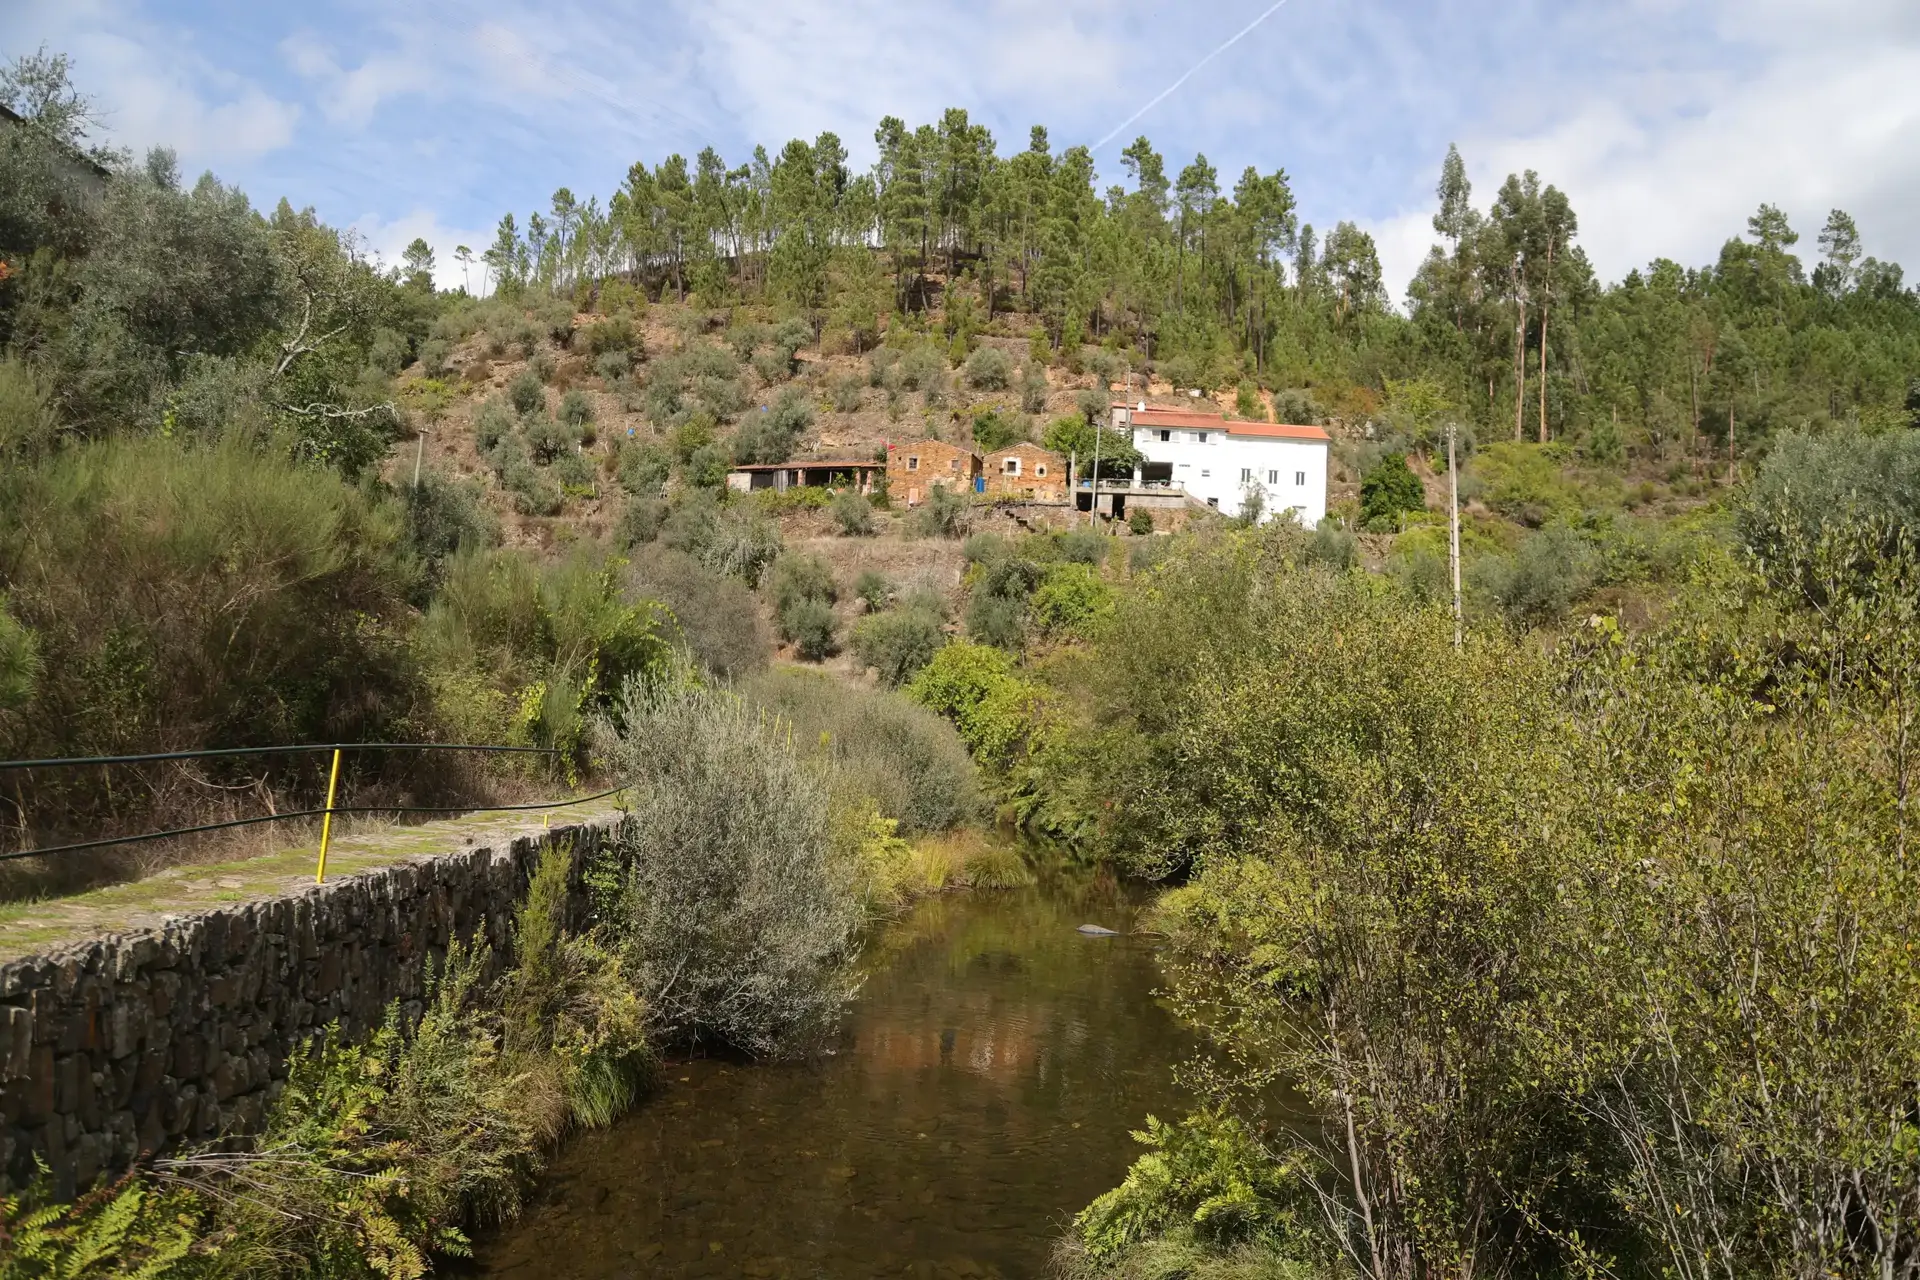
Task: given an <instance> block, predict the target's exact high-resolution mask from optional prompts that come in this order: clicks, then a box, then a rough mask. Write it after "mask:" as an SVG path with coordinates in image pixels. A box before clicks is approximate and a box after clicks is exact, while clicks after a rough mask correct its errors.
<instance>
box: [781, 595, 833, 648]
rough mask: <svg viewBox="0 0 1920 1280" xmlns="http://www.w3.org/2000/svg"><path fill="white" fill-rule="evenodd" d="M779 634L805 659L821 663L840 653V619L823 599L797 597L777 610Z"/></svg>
mask: <svg viewBox="0 0 1920 1280" xmlns="http://www.w3.org/2000/svg"><path fill="white" fill-rule="evenodd" d="M779 617H780V633H781V635H783V636H785V637H786V639H787V640H788V641H789V642H790V643H791V644H792V645H793V651H794V652H795V653H797V654H798V655H799V656H800V657H802V658H804V659H805V660H806V661H808V662H823V661H825V660H826V659H828V658H831V657H832V656H833V655H834V654H836V653H838V652H840V621H839V619H838V618H836V617H835V616H834V612H833V606H832V605H830V604H828V603H827V602H826V601H824V600H799V601H795V602H794V603H793V604H790V605H788V606H787V607H786V608H784V609H782V610H781V611H780V615H779Z"/></svg>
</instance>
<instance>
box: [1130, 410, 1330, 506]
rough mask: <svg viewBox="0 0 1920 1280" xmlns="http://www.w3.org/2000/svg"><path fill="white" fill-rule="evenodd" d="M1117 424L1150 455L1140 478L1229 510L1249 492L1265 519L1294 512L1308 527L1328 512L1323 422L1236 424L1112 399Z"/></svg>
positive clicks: (1214, 416) (1326, 442) (1326, 444)
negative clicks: (1309, 424) (1317, 424)
mask: <svg viewBox="0 0 1920 1280" xmlns="http://www.w3.org/2000/svg"><path fill="white" fill-rule="evenodd" d="M1113 426H1114V429H1115V430H1116V431H1130V432H1131V433H1132V434H1133V444H1134V447H1135V448H1137V449H1139V450H1140V453H1141V455H1142V456H1143V457H1144V458H1145V459H1146V462H1145V464H1144V465H1143V466H1142V467H1141V469H1140V474H1139V475H1138V476H1136V477H1135V483H1137V484H1146V485H1159V484H1172V485H1178V486H1179V487H1180V488H1182V489H1184V490H1186V491H1187V492H1188V493H1190V494H1192V495H1193V496H1194V497H1196V498H1199V499H1200V500H1201V501H1203V502H1205V503H1206V504H1207V505H1208V506H1210V507H1217V508H1219V509H1220V510H1221V511H1223V512H1225V513H1226V514H1228V515H1232V516H1237V515H1239V514H1240V513H1241V507H1242V504H1243V503H1244V502H1245V500H1246V496H1247V494H1248V493H1249V492H1257V493H1258V494H1259V495H1260V496H1261V499H1262V501H1263V502H1264V503H1265V508H1266V510H1265V514H1264V515H1263V516H1262V517H1261V519H1263V520H1268V519H1272V518H1273V517H1274V516H1277V515H1279V514H1281V513H1282V512H1285V511H1292V512H1293V513H1294V516H1295V518H1296V519H1298V520H1299V521H1300V523H1301V524H1302V525H1305V526H1306V527H1307V528H1309V529H1311V528H1313V527H1314V526H1315V525H1317V524H1319V523H1320V521H1321V519H1322V518H1323V517H1324V516H1325V515H1326V514H1327V452H1328V450H1329V449H1330V448H1331V446H1332V443H1333V442H1332V440H1331V439H1330V438H1329V437H1328V436H1327V433H1326V432H1325V431H1323V430H1322V429H1321V428H1319V427H1301V426H1289V425H1285V424H1281V425H1276V424H1274V423H1270V422H1233V421H1230V420H1228V419H1226V418H1223V417H1221V416H1220V415H1219V414H1214V413H1196V412H1194V411H1193V410H1190V409H1161V408H1155V407H1149V406H1148V405H1147V404H1146V403H1145V402H1140V403H1137V404H1115V405H1114V406H1113Z"/></svg>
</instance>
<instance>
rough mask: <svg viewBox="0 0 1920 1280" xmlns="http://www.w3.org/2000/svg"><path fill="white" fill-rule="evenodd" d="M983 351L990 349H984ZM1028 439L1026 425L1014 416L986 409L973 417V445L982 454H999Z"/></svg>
mask: <svg viewBox="0 0 1920 1280" xmlns="http://www.w3.org/2000/svg"><path fill="white" fill-rule="evenodd" d="M981 350H983V351H984V350H990V348H986V347H983V348H981ZM1026 437H1027V431H1026V424H1025V423H1023V422H1021V421H1020V420H1019V419H1018V418H1016V417H1015V416H1014V415H1012V414H1005V413H1001V412H1000V411H999V410H998V409H986V410H983V411H981V412H980V413H977V414H975V415H974V416H973V445H974V448H976V449H978V450H980V452H982V453H997V452H998V451H999V450H1001V449H1004V448H1006V447H1007V446H1008V445H1010V444H1012V443H1013V442H1014V441H1016V440H1024V439H1026Z"/></svg>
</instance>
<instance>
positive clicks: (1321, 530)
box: [1307, 517, 1360, 570]
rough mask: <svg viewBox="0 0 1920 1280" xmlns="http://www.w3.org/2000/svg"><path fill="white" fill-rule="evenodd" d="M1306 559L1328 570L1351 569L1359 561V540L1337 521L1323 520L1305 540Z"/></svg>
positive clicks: (1332, 519) (1331, 519)
mask: <svg viewBox="0 0 1920 1280" xmlns="http://www.w3.org/2000/svg"><path fill="white" fill-rule="evenodd" d="M1307 559H1308V560H1309V561H1311V562H1313V563H1316V564H1323V565H1325V566H1326V567H1327V568H1329V569H1339V570H1346V569H1351V568H1353V567H1354V565H1356V564H1357V563H1359V560H1360V539H1358V538H1357V537H1355V536H1354V534H1353V531H1352V530H1351V529H1349V528H1347V527H1346V526H1345V525H1344V524H1342V523H1340V521H1339V520H1337V519H1334V518H1331V517H1329V518H1327V519H1323V520H1321V521H1320V525H1319V527H1318V528H1316V529H1315V530H1314V531H1313V536H1312V537H1311V538H1309V539H1307Z"/></svg>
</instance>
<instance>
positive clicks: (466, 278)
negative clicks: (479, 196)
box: [352, 209, 493, 293]
mask: <svg viewBox="0 0 1920 1280" xmlns="http://www.w3.org/2000/svg"><path fill="white" fill-rule="evenodd" d="M352 225H353V230H354V231H355V232H357V233H358V234H359V236H360V238H361V240H362V241H364V242H365V244H366V247H367V249H368V250H369V251H370V252H371V253H373V254H374V255H375V256H376V257H377V258H379V260H380V262H381V263H382V264H384V265H385V266H389V267H391V266H396V265H398V264H399V262H400V256H401V255H402V254H403V253H405V252H406V249H407V246H408V245H410V244H412V243H413V241H414V240H415V239H416V238H418V239H422V240H425V241H426V242H427V244H428V245H430V246H432V248H433V255H434V262H433V283H434V286H435V287H436V288H440V289H457V288H460V287H461V286H462V285H465V286H466V287H467V288H468V289H470V290H472V291H473V292H475V293H478V292H479V291H480V289H481V283H482V282H481V270H480V254H481V253H482V252H483V251H485V249H486V247H487V246H488V245H490V244H492V243H493V228H491V227H487V228H484V229H482V228H474V227H450V226H447V225H446V224H444V223H442V222H441V221H440V217H439V215H438V214H436V213H434V212H432V211H431V210H427V209H414V210H412V211H411V212H409V213H406V214H403V215H401V216H400V217H398V218H393V219H390V220H389V219H385V218H382V217H380V216H379V215H378V214H372V213H369V214H364V215H362V216H361V217H359V218H356V219H355V220H354V221H353V224H352ZM463 244H464V245H466V246H467V247H468V248H469V249H472V250H473V257H474V262H473V266H472V267H471V268H470V269H469V270H467V271H464V272H463V271H462V270H461V269H460V263H459V262H458V261H456V260H455V258H454V251H455V250H456V249H457V248H458V247H459V246H461V245H463Z"/></svg>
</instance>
